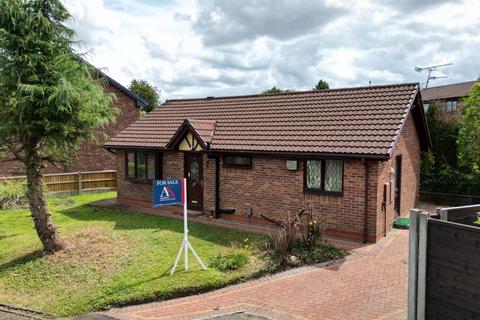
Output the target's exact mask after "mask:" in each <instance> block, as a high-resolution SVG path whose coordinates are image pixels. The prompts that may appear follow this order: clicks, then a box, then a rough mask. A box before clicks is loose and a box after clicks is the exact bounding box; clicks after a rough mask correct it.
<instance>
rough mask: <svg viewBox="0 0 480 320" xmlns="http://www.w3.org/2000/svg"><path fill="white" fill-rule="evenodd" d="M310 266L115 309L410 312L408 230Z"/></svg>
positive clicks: (136, 312) (148, 315) (338, 315)
mask: <svg viewBox="0 0 480 320" xmlns="http://www.w3.org/2000/svg"><path fill="white" fill-rule="evenodd" d="M356 247H357V248H355V249H353V251H352V255H350V256H349V257H347V259H345V260H343V261H338V262H335V263H333V264H330V265H323V266H310V267H305V268H299V269H294V270H290V271H287V272H283V273H280V274H276V275H273V276H270V277H266V278H262V279H259V280H255V281H250V282H247V283H244V284H240V285H235V286H231V287H227V288H224V289H221V290H217V291H213V292H210V293H205V294H200V295H196V296H191V297H186V298H180V299H174V300H170V301H163V302H155V303H149V304H143V305H139V306H131V307H125V308H120V309H112V310H110V311H108V312H107V314H108V315H110V316H113V317H117V318H119V319H125V320H126V319H132V320H135V319H138V320H139V319H142V320H146V319H202V318H205V317H209V316H212V315H219V314H228V313H232V312H237V311H245V312H249V313H253V314H257V315H260V316H264V317H267V318H270V319H401V318H403V317H404V316H405V314H406V310H407V269H408V268H407V256H408V231H404V230H392V232H390V234H389V235H388V236H387V237H386V238H384V239H382V240H381V241H380V242H378V243H376V244H371V245H366V246H358V245H357V246H356Z"/></svg>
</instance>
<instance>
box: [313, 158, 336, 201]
mask: <svg viewBox="0 0 480 320" xmlns="http://www.w3.org/2000/svg"><path fill="white" fill-rule="evenodd" d="M304 174H305V191H307V192H315V193H327V194H341V193H342V191H343V160H333V159H321V160H306V161H305V170H304Z"/></svg>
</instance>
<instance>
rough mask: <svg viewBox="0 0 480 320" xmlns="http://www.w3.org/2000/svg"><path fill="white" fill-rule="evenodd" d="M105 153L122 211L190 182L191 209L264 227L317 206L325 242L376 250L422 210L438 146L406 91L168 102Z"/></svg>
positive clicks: (414, 95) (390, 88) (414, 88)
mask: <svg viewBox="0 0 480 320" xmlns="http://www.w3.org/2000/svg"><path fill="white" fill-rule="evenodd" d="M105 147H106V148H108V149H109V150H111V151H112V152H115V153H116V157H117V172H118V175H117V177H118V178H117V179H118V202H120V203H125V204H130V205H132V204H133V205H144V206H149V207H151V206H152V203H153V202H152V183H151V180H152V179H161V178H163V179H166V178H178V177H184V176H185V177H187V180H188V184H187V185H188V188H187V189H188V200H189V201H188V207H189V209H190V210H198V211H201V212H203V213H204V214H207V215H212V216H214V217H216V218H220V219H222V218H230V219H232V218H238V219H243V220H248V221H249V222H251V223H265V222H266V221H265V220H264V219H263V218H262V217H261V214H265V215H267V216H270V217H281V216H285V215H287V214H289V213H294V212H297V211H298V210H299V208H302V207H305V205H306V204H307V203H312V204H313V207H314V212H315V213H316V214H318V215H326V217H327V228H328V231H327V232H328V233H329V234H332V235H337V236H341V237H347V238H352V239H359V240H368V241H373V242H374V241H377V240H379V239H380V238H382V237H383V236H384V235H386V233H387V232H388V231H389V230H390V228H391V227H392V224H393V222H394V220H395V219H396V218H397V217H398V216H402V215H406V214H407V213H408V212H409V210H410V209H412V208H413V207H414V206H415V203H416V200H417V196H418V187H419V166H420V153H421V151H425V150H427V149H428V148H429V147H430V138H429V133H428V128H427V124H426V121H425V114H424V110H423V106H422V99H421V97H420V90H419V85H418V84H417V83H409V84H396V85H385V86H371V87H360V88H346V89H333V90H322V91H305V92H288V93H280V94H270V95H263V94H260V95H246V96H232V97H218V98H214V97H208V98H205V99H182V100H167V101H166V102H165V103H164V104H162V105H161V106H160V107H158V108H157V109H156V110H154V111H152V112H150V113H149V114H147V115H146V116H145V117H144V118H142V119H140V120H138V121H136V122H135V123H133V124H132V125H130V126H129V127H127V128H126V129H125V130H123V131H121V132H120V133H119V134H117V135H116V136H114V137H113V138H111V139H110V140H109V141H108V142H107V143H106V144H105ZM159 210H161V209H159Z"/></svg>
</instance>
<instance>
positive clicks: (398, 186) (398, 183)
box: [393, 156, 402, 218]
mask: <svg viewBox="0 0 480 320" xmlns="http://www.w3.org/2000/svg"><path fill="white" fill-rule="evenodd" d="M401 194H402V156H397V157H396V158H395V199H394V206H393V207H394V211H395V215H396V218H397V217H399V216H400V214H401V205H400V196H401Z"/></svg>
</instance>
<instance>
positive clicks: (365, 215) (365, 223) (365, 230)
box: [363, 159, 369, 243]
mask: <svg viewBox="0 0 480 320" xmlns="http://www.w3.org/2000/svg"><path fill="white" fill-rule="evenodd" d="M363 161H364V162H363V164H364V166H365V194H364V198H365V200H364V209H363V243H367V241H368V174H369V172H368V162H367V160H366V159H363Z"/></svg>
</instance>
